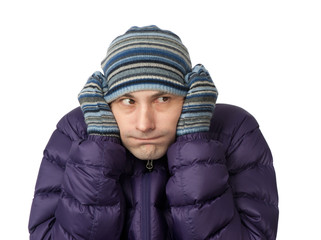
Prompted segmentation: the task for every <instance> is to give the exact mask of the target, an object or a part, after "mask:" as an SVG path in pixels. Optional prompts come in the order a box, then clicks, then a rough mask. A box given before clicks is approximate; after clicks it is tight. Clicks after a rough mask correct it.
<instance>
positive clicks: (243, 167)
mask: <svg viewBox="0 0 321 240" xmlns="http://www.w3.org/2000/svg"><path fill="white" fill-rule="evenodd" d="M102 69H103V72H104V73H100V72H96V73H94V74H93V75H92V76H91V77H90V78H89V79H88V81H87V84H86V85H85V87H84V88H83V90H82V91H81V93H80V94H79V102H80V105H81V108H77V109H75V110H73V111H72V112H70V113H68V114H67V115H66V116H65V117H63V118H62V119H61V121H60V122H59V123H58V125H57V130H56V131H55V132H54V133H53V135H52V137H51V139H50V141H49V143H48V145H47V146H46V149H45V151H44V158H43V161H42V164H41V167H40V171H39V176H38V181H37V185H36V191H35V197H34V200H33V205H32V209H31V215H30V221H29V231H30V239H61V240H62V239H231V240H236V239H275V238H276V231H277V222H278V196H277V188H276V181H275V173H274V168H273V163H272V156H271V152H270V150H269V147H268V145H267V143H266V142H265V140H264V138H263V136H262V134H261V132H260V130H259V127H258V124H257V122H256V121H255V119H254V118H253V117H252V116H251V115H250V114H249V113H247V112H246V111H244V110H242V109H240V108H238V107H235V106H230V105H225V104H217V106H215V102H216V98H217V90H216V87H215V85H214V84H213V81H212V79H211V77H210V75H209V73H208V72H207V70H206V69H205V68H204V67H203V66H202V65H196V66H195V67H194V68H192V66H191V61H190V58H189V54H188V51H187V49H186V48H185V46H184V45H183V44H182V42H181V40H180V39H179V37H178V36H177V35H175V34H174V33H172V32H169V31H164V30H161V29H159V28H157V27H156V26H148V27H143V28H138V27H133V28H131V29H129V30H128V31H127V32H126V33H125V34H124V35H121V36H119V37H117V38H116V39H115V40H114V41H113V42H112V43H111V45H110V47H109V49H108V51H107V56H106V58H105V59H104V60H103V62H102ZM214 108H215V111H214ZM213 113H214V115H213Z"/></svg>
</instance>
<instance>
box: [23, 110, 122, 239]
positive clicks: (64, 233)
mask: <svg viewBox="0 0 321 240" xmlns="http://www.w3.org/2000/svg"><path fill="white" fill-rule="evenodd" d="M77 111H80V110H79V109H78V110H77ZM73 116H74V114H72V116H71V115H70V114H69V115H67V116H65V117H64V118H63V119H62V120H61V121H60V122H59V123H58V125H57V130H55V132H54V133H53V135H52V137H51V139H50V140H49V142H48V145H47V146H46V149H45V151H44V158H43V160H42V163H41V167H40V170H39V175H38V180H37V184H36V190H35V196H34V200H33V203H32V208H31V214H30V220H29V231H30V239H35V240H38V239H53V240H54V239H59V240H60V239H61V240H62V239H86V240H87V239H103V238H104V239H106V238H111V239H119V236H120V233H121V231H122V225H123V220H124V216H123V214H124V210H123V208H124V199H123V194H122V190H121V187H120V184H119V182H118V177H119V175H120V173H121V171H122V169H124V166H125V162H124V161H125V149H124V148H123V147H122V146H121V145H120V144H119V143H118V142H119V140H118V139H115V138H111V137H106V136H89V137H88V138H87V137H86V138H85V139H84V138H83V136H79V135H81V133H80V132H83V131H86V129H85V128H84V129H83V128H82V127H81V126H80V125H79V124H76V121H78V122H79V119H76V120H75V119H73ZM82 121H83V119H82Z"/></svg>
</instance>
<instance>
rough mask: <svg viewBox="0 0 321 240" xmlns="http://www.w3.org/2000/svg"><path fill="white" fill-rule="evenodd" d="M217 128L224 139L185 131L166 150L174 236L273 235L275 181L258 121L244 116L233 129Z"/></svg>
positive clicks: (245, 239)
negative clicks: (183, 134)
mask: <svg viewBox="0 0 321 240" xmlns="http://www.w3.org/2000/svg"><path fill="white" fill-rule="evenodd" d="M219 128H223V130H222V129H220V134H221V135H225V136H224V137H222V136H220V137H219V138H218V139H221V140H222V141H220V140H219V141H218V140H214V139H212V138H211V137H209V136H208V135H206V133H199V134H193V135H186V136H182V137H180V138H178V139H177V141H176V142H175V143H174V144H173V145H172V146H171V147H170V149H169V151H168V164H169V169H170V174H171V176H170V178H169V181H168V183H167V187H166V193H167V196H168V199H169V204H170V207H171V213H172V218H173V219H172V220H173V232H174V236H175V239H226V240H230V239H233V240H237V239H242V240H259V239H260V240H261V239H266V240H272V239H275V238H276V231H277V222H278V196H277V188H276V179H275V173H274V168H273V164H272V156H271V152H270V149H269V147H268V145H267V143H266V142H265V140H264V137H263V136H262V134H261V132H260V130H259V128H258V125H257V123H256V121H255V120H254V118H253V117H252V116H250V115H246V116H243V118H242V120H241V121H239V124H238V125H236V124H235V123H234V127H233V129H229V130H227V131H226V132H224V131H225V130H224V128H225V126H219ZM226 135H228V138H227V137H226Z"/></svg>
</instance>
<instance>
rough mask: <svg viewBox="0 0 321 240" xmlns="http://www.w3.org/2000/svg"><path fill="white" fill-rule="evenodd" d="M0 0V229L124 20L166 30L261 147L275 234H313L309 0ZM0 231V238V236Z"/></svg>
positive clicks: (20, 205) (314, 118) (313, 76)
mask: <svg viewBox="0 0 321 240" xmlns="http://www.w3.org/2000/svg"><path fill="white" fill-rule="evenodd" d="M110 2H111V1H107V0H106V1H95V0H91V1H68V0H64V1H60V0H56V1H44V0H42V1H35V0H31V1H23V0H20V1H14V0H12V1H9V0H8V1H1V3H0V26H1V33H0V35H1V37H0V41H1V43H0V81H1V85H0V98H1V99H0V104H1V108H0V109H1V110H0V116H1V117H0V121H1V123H0V127H1V132H0V134H1V135H0V141H1V143H0V148H1V152H0V158H1V165H0V166H1V171H0V173H1V174H0V184H1V188H0V190H1V199H0V201H1V204H0V220H1V223H0V226H1V232H0V235H1V236H0V238H1V239H28V237H29V235H28V231H27V225H28V218H29V211H30V206H31V201H32V198H33V191H34V185H35V182H36V178H37V173H38V169H39V165H40V162H41V158H42V151H43V149H44V147H45V145H46V143H47V141H48V139H49V137H50V135H51V133H52V132H53V130H54V129H55V125H56V123H57V121H58V120H59V119H60V118H61V117H62V116H63V115H64V114H65V113H67V112H69V111H70V110H72V109H73V108H75V107H77V106H78V101H77V94H78V92H79V91H80V90H81V88H82V87H83V85H84V83H85V82H86V80H87V77H88V76H89V75H90V74H92V73H93V72H94V71H96V70H100V61H101V60H102V59H103V58H104V56H105V53H106V50H107V47H108V45H109V43H110V42H111V41H112V40H113V39H114V38H115V37H116V36H118V35H120V34H123V33H124V32H125V31H126V30H127V29H128V28H129V27H131V26H133V25H136V26H145V25H150V24H155V25H158V26H159V27H160V28H163V29H168V30H171V31H173V32H175V33H176V34H178V35H179V36H180V37H181V39H182V40H183V42H184V44H185V45H186V46H187V48H188V49H189V52H190V55H191V59H192V62H193V65H195V64H197V63H202V64H204V65H205V67H206V68H207V69H208V70H209V72H210V73H211V75H212V78H213V80H214V82H215V84H216V86H217V87H218V89H219V93H220V94H219V98H218V102H220V103H229V104H234V105H238V106H241V107H243V108H245V109H246V110H247V111H249V112H250V113H251V114H253V115H254V116H255V118H256V119H257V121H258V122H259V124H260V126H261V130H262V132H263V134H264V136H265V138H266V140H267V141H268V143H269V146H270V147H271V149H272V153H273V156H274V165H275V169H276V173H277V181H278V189H279V197H280V202H279V208H280V218H279V231H278V239H281V240H283V239H320V238H319V237H320V232H319V231H320V227H321V225H320V218H319V217H320V214H321V208H320V205H321V199H320V193H321V191H320V175H321V173H320V166H321V165H320V161H321V158H320V148H321V146H320V145H321V144H320V143H321V142H320V137H321V131H320V124H321V119H320V103H321V101H320V97H319V93H320V84H319V82H320V80H321V70H320V69H321V47H320V46H321V26H320V25H321V24H320V23H321V8H320V1H310V0H304V1H303V0H302V1H296V0H292V1H285V0H279V1H274V0H272V1H271V0H270V1H259V0H256V1H249V0H244V1H201V0H197V1H190V2H189V1H174V0H172V1H164V0H162V1H137V0H135V1H134V0H133V1H121V0H119V1H113V2H116V3H110ZM4 237H5V238H4Z"/></svg>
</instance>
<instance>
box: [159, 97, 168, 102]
mask: <svg viewBox="0 0 321 240" xmlns="http://www.w3.org/2000/svg"><path fill="white" fill-rule="evenodd" d="M168 100H169V97H159V98H158V102H161V103H162V102H167V101H168Z"/></svg>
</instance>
